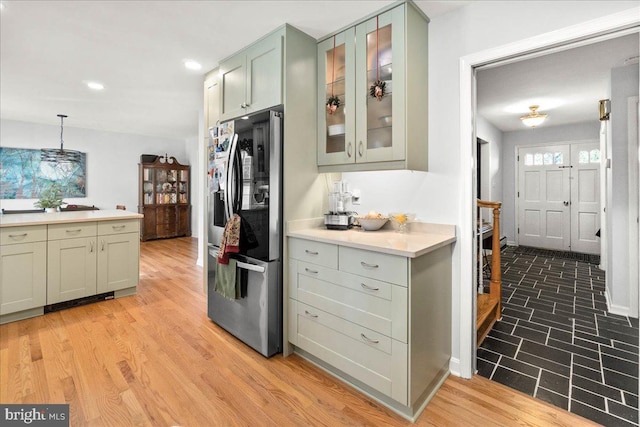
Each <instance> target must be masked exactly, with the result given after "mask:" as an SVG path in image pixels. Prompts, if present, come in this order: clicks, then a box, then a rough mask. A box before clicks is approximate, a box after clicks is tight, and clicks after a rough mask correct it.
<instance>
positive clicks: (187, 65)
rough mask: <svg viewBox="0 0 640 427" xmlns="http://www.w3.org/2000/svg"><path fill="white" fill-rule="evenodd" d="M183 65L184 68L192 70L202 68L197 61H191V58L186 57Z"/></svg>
mask: <svg viewBox="0 0 640 427" xmlns="http://www.w3.org/2000/svg"><path fill="white" fill-rule="evenodd" d="M184 66H185V68H187V69H189V70H194V71H198V70H199V69H201V68H202V65H200V63H199V62H197V61H193V60H191V59H187V60H186V61H184Z"/></svg>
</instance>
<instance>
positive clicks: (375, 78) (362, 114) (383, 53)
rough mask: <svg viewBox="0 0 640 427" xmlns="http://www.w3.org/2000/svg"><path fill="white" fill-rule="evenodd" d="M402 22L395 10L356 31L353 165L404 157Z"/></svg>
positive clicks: (401, 15) (375, 18)
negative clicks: (354, 163) (354, 157)
mask: <svg viewBox="0 0 640 427" xmlns="http://www.w3.org/2000/svg"><path fill="white" fill-rule="evenodd" d="M403 22H404V8H401V7H398V8H395V9H392V10H390V11H388V12H385V13H383V14H381V15H379V16H378V17H374V18H372V19H369V20H368V21H366V22H363V23H362V24H360V25H358V26H357V28H356V40H357V43H356V85H357V86H356V96H357V98H356V99H357V102H358V105H356V109H357V116H356V123H357V130H356V141H357V143H356V144H357V145H356V162H377V161H388V160H398V151H400V152H401V153H400V158H401V159H403V158H404V133H403V131H404V130H403V126H402V123H403V122H404V120H403V117H404V116H403V114H404V108H405V107H404V105H403V103H404V97H403V96H402V93H403V91H402V88H403V87H404V78H403V74H404V61H403V60H402V58H403V56H404V52H403V49H404V33H403V31H404V25H403ZM360 41H361V42H360ZM425 54H426V46H425ZM425 79H426V76H425ZM376 83H378V85H377V86H378V87H379V88H380V90H379V92H378V93H377V95H378V96H374V95H376V94H375V93H374V94H372V91H374V90H375V85H376ZM394 88H395V89H396V91H394ZM396 94H397V96H394V95H396ZM426 119H427V118H426V117H425V120H426ZM394 124H395V126H394Z"/></svg>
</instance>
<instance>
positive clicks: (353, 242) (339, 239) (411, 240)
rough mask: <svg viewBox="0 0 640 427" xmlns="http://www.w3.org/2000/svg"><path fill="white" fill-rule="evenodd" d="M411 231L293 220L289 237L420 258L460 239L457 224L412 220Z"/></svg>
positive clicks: (389, 227)
mask: <svg viewBox="0 0 640 427" xmlns="http://www.w3.org/2000/svg"><path fill="white" fill-rule="evenodd" d="M409 225H410V231H409V232H408V233H398V232H396V231H395V230H394V229H393V228H392V227H391V226H390V224H386V226H385V227H383V228H382V229H380V230H376V231H363V230H360V229H355V228H353V229H350V230H327V228H326V227H325V226H324V225H323V224H322V219H312V220H301V221H290V222H289V223H287V236H288V237H298V238H301V239H307V240H314V241H317V242H323V243H332V244H336V245H341V246H348V247H352V248H356V249H366V250H370V251H375V252H382V253H386V254H390V255H400V256H404V257H407V258H416V257H419V256H421V255H424V254H427V253H429V252H432V251H434V250H436V249H438V248H441V247H443V246H446V245H449V244H451V243H453V242H455V241H456V235H455V226H454V225H448V224H427V223H420V222H416V223H411V224H409Z"/></svg>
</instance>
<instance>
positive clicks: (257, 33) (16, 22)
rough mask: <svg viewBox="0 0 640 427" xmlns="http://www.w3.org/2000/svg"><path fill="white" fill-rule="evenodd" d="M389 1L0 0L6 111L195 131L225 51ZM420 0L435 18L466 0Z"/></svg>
mask: <svg viewBox="0 0 640 427" xmlns="http://www.w3.org/2000/svg"><path fill="white" fill-rule="evenodd" d="M390 3H392V1H366V2H365V1H349V0H343V1H331V0H327V1H312V0H305V1H98V0H93V1H48V0H47V1H18V0H2V4H3V6H4V7H3V8H2V11H1V12H0V14H1V17H0V19H1V21H0V64H1V68H0V88H1V90H0V117H2V118H3V119H11V120H21V121H28V122H37V123H46V124H52V125H56V126H57V125H58V124H59V119H58V118H57V117H56V115H57V114H67V115H68V116H69V118H68V119H66V120H65V125H66V126H71V127H82V128H90V129H100V130H109V131H116V132H125V133H133V134H141V135H152V136H161V137H168V138H180V139H185V138H188V137H193V136H195V135H197V133H198V111H199V109H200V107H201V104H202V97H203V95H202V93H203V87H202V83H203V75H204V73H205V72H206V71H208V70H210V69H212V68H214V67H215V66H216V65H217V64H218V62H219V61H220V60H221V59H223V58H225V57H227V56H229V55H231V54H232V53H234V52H236V51H238V50H239V49H241V48H243V47H244V46H246V45H248V44H250V43H251V42H253V41H255V40H256V39H258V38H259V37H261V36H263V35H265V34H267V33H268V32H270V31H272V30H273V29H275V28H277V27H279V26H280V25H282V24H284V23H289V24H291V25H293V26H295V27H297V28H299V29H301V30H302V31H304V32H306V33H308V34H310V35H311V36H313V37H315V38H319V37H322V36H324V35H327V34H329V33H331V32H333V31H336V30H338V29H340V28H342V27H344V26H346V25H348V24H350V23H352V22H353V21H356V20H358V19H360V18H362V17H364V16H366V15H368V14H370V13H373V12H375V11H376V10H378V9H380V8H382V7H385V6H386V5H388V4H390ZM416 3H417V4H418V6H419V7H420V8H421V9H422V10H423V11H424V12H425V13H426V14H427V15H428V16H430V17H435V16H438V15H441V14H444V13H447V12H449V11H451V10H453V9H455V8H458V7H462V6H464V5H466V4H468V3H470V2H469V1H417V2H416ZM185 59H194V60H197V61H199V62H200V63H201V64H202V65H203V68H202V70H201V71H197V72H194V71H188V70H186V69H185V68H184V66H183V61H184V60H185ZM85 81H98V82H101V83H103V84H104V85H105V89H104V90H103V91H101V92H95V91H91V90H89V89H88V88H87V87H86V86H85V85H84V84H83V82H85Z"/></svg>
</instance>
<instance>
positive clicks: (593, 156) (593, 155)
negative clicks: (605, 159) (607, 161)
mask: <svg viewBox="0 0 640 427" xmlns="http://www.w3.org/2000/svg"><path fill="white" fill-rule="evenodd" d="M578 163H583V164H584V163H600V150H598V149H595V150H591V151H587V150H580V152H579V153H578Z"/></svg>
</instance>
